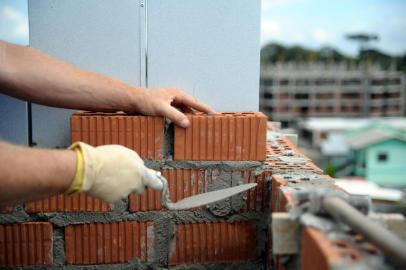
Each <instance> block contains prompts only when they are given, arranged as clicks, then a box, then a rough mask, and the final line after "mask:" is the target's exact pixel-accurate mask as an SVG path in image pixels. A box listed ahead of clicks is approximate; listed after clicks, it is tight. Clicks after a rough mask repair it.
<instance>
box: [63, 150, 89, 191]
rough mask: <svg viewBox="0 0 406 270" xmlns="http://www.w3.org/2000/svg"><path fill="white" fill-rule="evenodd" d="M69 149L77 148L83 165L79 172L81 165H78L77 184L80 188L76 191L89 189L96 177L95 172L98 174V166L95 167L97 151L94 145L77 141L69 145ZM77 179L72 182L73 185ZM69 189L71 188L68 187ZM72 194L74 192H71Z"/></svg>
mask: <svg viewBox="0 0 406 270" xmlns="http://www.w3.org/2000/svg"><path fill="white" fill-rule="evenodd" d="M69 149H71V150H75V151H76V152H77V153H79V155H80V157H79V158H78V160H79V159H81V160H82V162H81V164H82V165H81V167H80V169H81V170H80V171H79V173H78V169H79V166H78V167H77V171H76V172H77V173H78V180H77V181H78V182H77V183H78V184H76V186H79V187H80V189H79V190H77V191H75V192H74V193H76V192H80V191H88V190H89V189H90V187H91V186H92V184H93V181H94V179H95V174H96V168H95V164H94V163H95V158H96V157H95V151H94V147H93V146H90V145H88V144H86V143H83V142H75V143H74V144H72V145H71V146H69ZM75 180H76V174H75ZM75 180H74V181H73V182H72V185H73V184H75ZM68 191H69V189H68ZM71 194H72V193H71Z"/></svg>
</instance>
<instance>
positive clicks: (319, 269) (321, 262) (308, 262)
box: [301, 228, 341, 270]
mask: <svg viewBox="0 0 406 270" xmlns="http://www.w3.org/2000/svg"><path fill="white" fill-rule="evenodd" d="M301 257H302V269H303V270H327V269H332V266H333V265H334V264H337V263H338V262H339V261H340V260H341V255H340V253H339V252H338V250H337V249H336V248H335V247H334V245H333V244H332V243H331V242H330V241H329V240H328V239H327V238H326V236H325V235H324V234H323V233H322V232H321V231H319V230H317V229H314V228H304V229H303V230H302V253H301Z"/></svg>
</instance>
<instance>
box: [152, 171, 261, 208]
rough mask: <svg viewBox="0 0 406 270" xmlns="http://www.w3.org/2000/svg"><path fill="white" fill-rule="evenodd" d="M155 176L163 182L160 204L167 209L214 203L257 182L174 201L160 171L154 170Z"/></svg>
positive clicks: (247, 188)
mask: <svg viewBox="0 0 406 270" xmlns="http://www.w3.org/2000/svg"><path fill="white" fill-rule="evenodd" d="M156 176H157V177H158V178H159V179H160V180H161V182H162V184H163V188H162V205H163V206H164V207H165V208H166V209H168V210H186V209H191V208H195V207H198V206H202V205H206V204H210V203H215V202H218V201H221V200H224V199H227V198H228V197H231V196H233V195H236V194H238V193H241V192H244V191H247V190H249V189H251V188H253V187H255V186H256V185H257V183H249V184H243V185H239V186H235V187H230V188H224V189H219V190H216V191H210V192H206V193H202V194H198V195H194V196H190V197H187V198H184V199H182V200H180V201H177V202H176V203H174V202H171V200H170V198H169V187H168V181H167V180H166V179H165V177H163V176H162V175H161V173H160V172H156Z"/></svg>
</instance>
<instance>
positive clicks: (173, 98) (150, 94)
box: [137, 88, 214, 127]
mask: <svg viewBox="0 0 406 270" xmlns="http://www.w3.org/2000/svg"><path fill="white" fill-rule="evenodd" d="M173 106H180V107H186V109H189V110H190V109H195V110H197V111H201V112H206V113H213V112H214V111H213V109H212V108H210V107H209V106H208V105H206V104H204V103H202V102H200V101H198V100H197V99H195V98H194V97H192V96H190V95H188V94H186V93H185V92H183V91H181V90H179V89H177V88H151V89H145V90H143V92H142V94H141V95H140V101H139V102H138V104H137V107H138V111H139V112H141V113H143V114H146V115H160V116H165V117H167V118H169V119H170V120H172V121H173V122H174V123H175V124H177V125H179V126H181V127H188V126H189V124H190V123H189V120H188V118H187V117H186V115H184V114H183V113H182V112H180V111H179V110H177V109H176V108H175V107H173Z"/></svg>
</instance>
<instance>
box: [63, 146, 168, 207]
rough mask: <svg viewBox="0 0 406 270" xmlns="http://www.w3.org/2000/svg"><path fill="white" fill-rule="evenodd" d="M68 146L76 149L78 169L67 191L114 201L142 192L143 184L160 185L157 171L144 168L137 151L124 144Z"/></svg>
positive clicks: (155, 186) (157, 186)
mask: <svg viewBox="0 0 406 270" xmlns="http://www.w3.org/2000/svg"><path fill="white" fill-rule="evenodd" d="M69 149H71V150H74V151H76V154H77V168H76V174H75V178H74V180H73V182H72V184H71V186H70V187H69V189H68V190H67V191H66V192H65V193H66V194H73V193H77V192H80V191H85V192H87V193H88V194H90V195H91V196H93V197H97V198H100V199H102V200H104V201H107V202H109V203H115V202H117V201H119V200H120V199H122V198H125V197H127V196H128V194H130V193H131V192H137V193H138V194H142V193H143V192H144V189H145V187H150V188H152V189H155V190H162V188H163V184H162V182H161V180H160V179H159V178H158V177H157V172H156V171H154V170H151V169H148V168H147V167H145V166H144V161H143V160H142V159H141V158H140V157H139V156H138V154H137V153H136V152H134V151H133V150H131V149H128V148H126V147H124V146H121V145H103V146H98V147H93V146H90V145H88V144H85V143H82V142H76V143H74V144H72V145H71V146H70V147H69Z"/></svg>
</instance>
